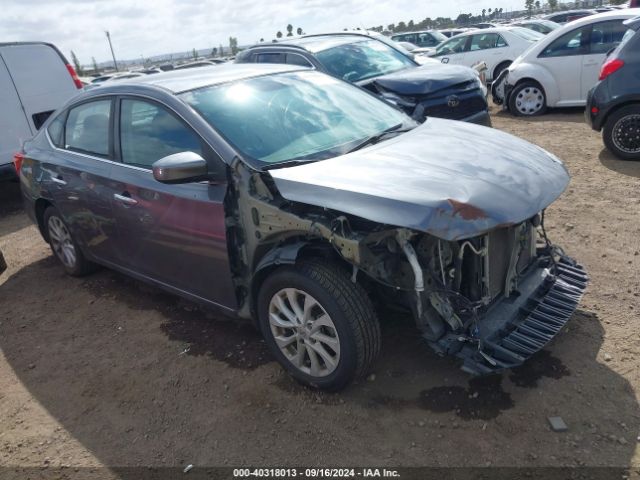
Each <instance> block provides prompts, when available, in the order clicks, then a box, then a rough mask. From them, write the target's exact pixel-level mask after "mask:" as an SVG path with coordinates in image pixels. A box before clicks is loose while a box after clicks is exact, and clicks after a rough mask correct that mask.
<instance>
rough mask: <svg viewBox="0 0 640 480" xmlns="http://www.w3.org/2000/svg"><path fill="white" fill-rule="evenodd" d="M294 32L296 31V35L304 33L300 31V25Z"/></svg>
mask: <svg viewBox="0 0 640 480" xmlns="http://www.w3.org/2000/svg"><path fill="white" fill-rule="evenodd" d="M296 33H297V34H298V35H302V34H304V32H303V31H302V28H300V27H298V28H297V29H296Z"/></svg>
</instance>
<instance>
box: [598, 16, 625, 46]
mask: <svg viewBox="0 0 640 480" xmlns="http://www.w3.org/2000/svg"><path fill="white" fill-rule="evenodd" d="M626 32H627V27H625V26H624V25H623V24H622V20H612V21H609V22H600V23H596V24H594V25H593V29H592V30H591V48H590V52H591V53H592V54H600V53H607V52H608V51H609V50H611V49H613V48H615V47H617V46H618V44H619V43H620V42H621V41H622V39H623V38H624V34H625V33H626Z"/></svg>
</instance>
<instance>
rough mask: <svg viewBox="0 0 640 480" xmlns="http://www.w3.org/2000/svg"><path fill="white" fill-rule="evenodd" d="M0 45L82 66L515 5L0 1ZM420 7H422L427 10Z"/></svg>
mask: <svg viewBox="0 0 640 480" xmlns="http://www.w3.org/2000/svg"><path fill="white" fill-rule="evenodd" d="M2 3H3V14H2V17H1V18H0V32H2V41H21V40H42V41H47V42H52V43H54V44H56V45H57V46H58V47H59V48H60V49H61V50H62V51H63V53H64V54H65V55H67V56H69V52H70V50H73V51H74V52H75V53H76V54H77V56H78V58H79V59H80V60H81V62H82V63H85V64H89V63H90V61H91V57H95V58H96V59H97V60H98V61H99V62H100V61H104V60H109V59H110V52H109V46H108V43H107V40H106V37H105V34H104V31H105V30H109V31H110V32H111V38H112V41H113V46H114V49H115V52H116V56H117V57H118V58H121V59H133V58H139V57H140V56H141V55H142V56H145V57H147V56H151V55H157V54H161V53H170V52H178V51H189V50H191V49H192V48H194V47H195V48H198V49H200V48H209V47H217V46H218V45H219V44H222V45H225V46H226V45H228V42H229V36H235V37H237V38H238V42H239V44H240V45H245V44H250V43H253V42H256V41H258V40H259V39H260V38H264V39H265V40H270V39H272V38H274V36H275V33H276V32H277V31H278V30H281V31H283V32H285V29H286V26H287V24H288V23H291V24H292V25H293V27H294V29H295V28H297V27H302V28H303V29H304V30H305V32H307V33H317V32H323V31H338V30H342V29H343V28H352V27H370V26H374V25H388V24H389V23H397V22H399V21H408V20H411V19H413V20H414V21H419V20H422V19H424V18H426V17H432V18H436V17H439V16H444V17H453V18H455V17H457V16H458V14H459V13H479V12H480V10H482V8H488V7H493V8H498V7H502V8H505V10H506V9H509V8H510V7H513V8H521V7H522V6H521V5H520V3H522V4H524V2H523V1H516V0H489V2H488V3H487V5H483V4H482V3H481V2H478V1H477V0H431V1H429V2H424V1H423V2H420V1H416V0H412V1H409V0H306V1H305V0H260V1H256V0H234V1H221V0H137V1H135V2H132V1H131V0H59V1H56V2H55V3H54V2H51V1H50V0H27V1H25V0H3V2H2ZM427 3H428V5H427Z"/></svg>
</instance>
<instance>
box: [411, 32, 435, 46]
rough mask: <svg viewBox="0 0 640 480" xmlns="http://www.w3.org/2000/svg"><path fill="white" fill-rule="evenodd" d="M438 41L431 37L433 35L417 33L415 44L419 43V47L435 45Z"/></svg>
mask: <svg viewBox="0 0 640 480" xmlns="http://www.w3.org/2000/svg"><path fill="white" fill-rule="evenodd" d="M437 44H438V42H437V41H436V39H435V38H433V36H432V35H431V34H429V33H419V34H418V40H417V43H416V45H419V46H421V47H433V46H435V45H437Z"/></svg>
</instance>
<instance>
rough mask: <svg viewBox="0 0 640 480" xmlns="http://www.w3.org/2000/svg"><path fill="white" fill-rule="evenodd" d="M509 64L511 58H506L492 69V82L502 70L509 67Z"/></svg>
mask: <svg viewBox="0 0 640 480" xmlns="http://www.w3.org/2000/svg"><path fill="white" fill-rule="evenodd" d="M509 65H511V60H507V61H506V62H502V63H501V64H499V65H498V66H497V67H496V68H495V70H494V71H493V75H492V77H491V81H492V82H494V81H495V80H497V79H498V77H499V76H500V74H501V73H502V72H503V70H505V69H507V68H509Z"/></svg>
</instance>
